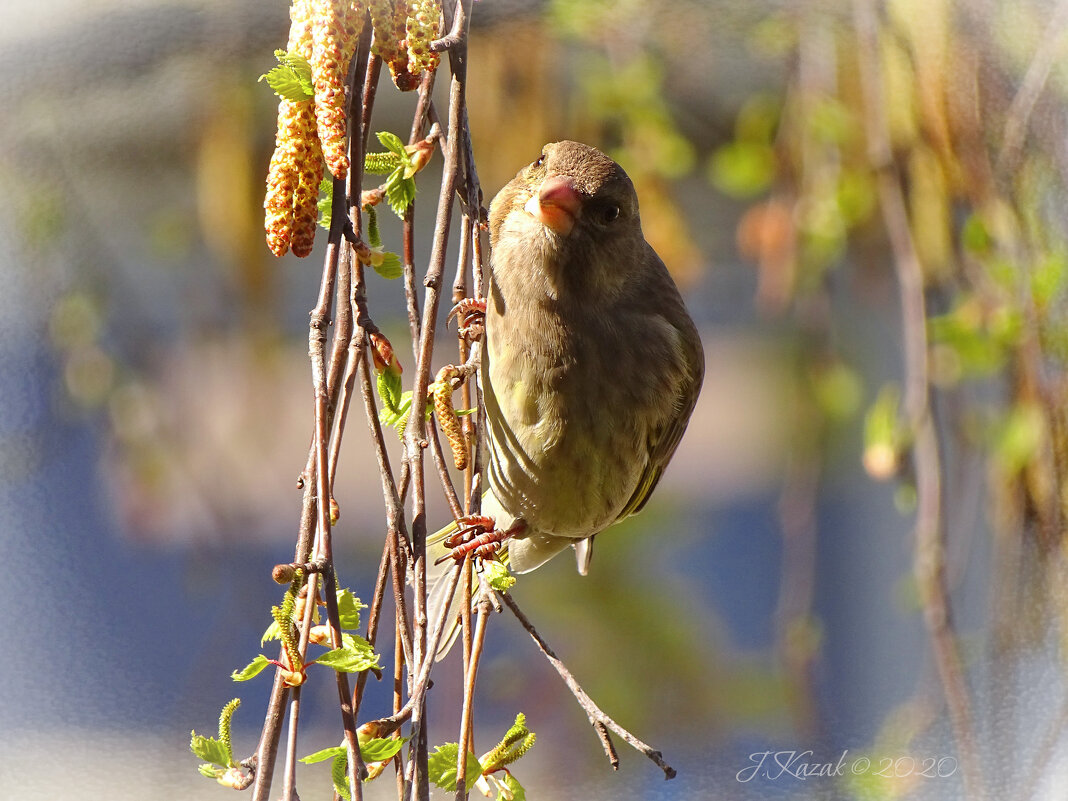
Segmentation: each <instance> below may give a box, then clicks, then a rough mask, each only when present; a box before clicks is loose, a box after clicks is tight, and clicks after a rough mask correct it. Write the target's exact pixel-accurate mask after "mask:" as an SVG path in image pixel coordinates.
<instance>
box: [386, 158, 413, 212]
mask: <svg viewBox="0 0 1068 801" xmlns="http://www.w3.org/2000/svg"><path fill="white" fill-rule="evenodd" d="M403 173H404V168H403V167H398V168H397V169H396V170H394V171H393V172H392V173H391V174H390V176H389V178H387V179H386V184H385V189H386V202H387V203H389V207H390V208H391V209H393V213H394V214H396V215H397V216H398V217H403V216H404V212H405V211H406V210H407V208H408V205H409V204H410V203H411V202H412V201H413V200H415V181H414V180H413V179H411V178H405V177H404V174H403Z"/></svg>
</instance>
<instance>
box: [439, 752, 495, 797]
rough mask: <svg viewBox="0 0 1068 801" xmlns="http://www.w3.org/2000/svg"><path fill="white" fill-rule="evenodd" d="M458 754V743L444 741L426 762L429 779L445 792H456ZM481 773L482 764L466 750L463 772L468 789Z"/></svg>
mask: <svg viewBox="0 0 1068 801" xmlns="http://www.w3.org/2000/svg"><path fill="white" fill-rule="evenodd" d="M459 754H460V746H459V744H458V743H445V744H444V745H439V746H438V747H437V748H436V749H434V753H433V754H431V755H430V759H429V761H428V762H427V775H428V776H429V777H430V781H432V782H434V784H436V785H437V786H438V787H440V788H441V789H442V790H445V791H446V792H449V793H453V792H456V784H457V778H458V776H457V773H456V758H457V757H458V756H459ZM481 775H482V765H481V764H479V761H478V757H476V756H475V755H474V753H473V752H471V751H468V752H467V772H466V773H465V774H464V776H465V782H464V785H465V786H466V787H467V788H468V789H470V788H471V787H473V786H474V784H475V782H476V781H478V777H479V776H481Z"/></svg>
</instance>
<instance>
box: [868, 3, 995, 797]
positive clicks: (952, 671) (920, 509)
mask: <svg viewBox="0 0 1068 801" xmlns="http://www.w3.org/2000/svg"><path fill="white" fill-rule="evenodd" d="M853 9H854V24H855V26H856V30H857V38H858V48H857V52H858V59H859V74H860V81H861V90H862V96H863V101H864V125H865V133H866V135H867V141H868V151H869V157H870V160H871V163H872V164H873V166H874V167H875V169H876V170H877V178H876V182H877V185H876V189H877V193H878V199H879V205H880V208H881V210H882V214H883V221H884V223H885V225H886V230H887V234H888V236H889V239H890V248H891V251H892V253H893V258H894V265H895V269H896V273H897V279H898V288H899V293H900V301H901V324H902V333H903V336H904V357H905V381H904V384H905V393H904V411H905V416H906V423H907V425H908V428H909V431H910V432H911V434H912V443H913V444H912V455H913V462H914V464H915V470H916V495H917V509H916V522H915V528H914V532H913V537H914V543H913V548H914V562H913V573H914V576H915V579H916V583H917V586H918V588H919V591H920V598H921V601H922V603H923V610H924V621H925V623H926V626H927V630H928V634H929V636H930V638H931V645H932V649H933V651H934V656H935V662H936V664H937V667H938V673H939V677H940V679H941V682H942V688H943V691H944V694H945V697H946V703H947V706H948V709H949V714H950V720H951V722H952V726H953V731H954V735H955V737H956V740H957V744H958V746H959V748H960V754H961V766H962V769H963V775H964V780H965V784H966V786H967V788H968V795H969V797H970V798H983V797H985V789H984V781H983V778H982V771H981V767H980V764H979V759H978V751H977V745H976V738H975V728H974V724H973V722H972V713H971V700H970V696H969V692H968V687H967V682H966V681H965V677H964V669H963V666H962V664H961V658H960V652H959V649H958V645H957V640H956V635H955V633H954V630H953V623H952V617H951V613H950V602H949V592H948V589H947V587H946V576H945V573H946V567H945V560H944V553H945V543H944V534H943V519H942V518H943V509H942V462H941V455H940V453H939V443H938V433H937V430H936V428H935V421H934V417H933V413H932V409H931V404H930V391H931V390H930V371H929V366H928V358H927V350H928V342H927V311H926V298H925V290H924V276H923V267H922V265H921V263H920V259H919V255H918V253H917V250H916V245H915V242H914V241H913V238H912V233H911V229H910V226H909V219H908V212H907V210H906V204H905V199H904V197H903V194H902V190H901V184H900V180H899V178H898V175H897V172H896V170H895V169H894V163H893V159H892V153H891V148H890V137H889V133H888V125H887V122H886V118H885V110H884V105H885V104H884V99H883V96H882V87H883V85H884V82H883V78H882V75H881V70H880V66H879V63H878V60H877V54H878V53H879V42H878V34H877V30H878V23H877V17H876V11H875V6H874V3H873V0H854V4H853Z"/></svg>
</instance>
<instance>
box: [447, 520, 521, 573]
mask: <svg viewBox="0 0 1068 801" xmlns="http://www.w3.org/2000/svg"><path fill="white" fill-rule="evenodd" d="M456 524H457V525H458V526H459V528H458V529H457V530H456V532H455V533H453V534H450V535H449V536H448V537H446V538H445V547H446V548H449V549H450V552H449V553H447V554H446V555H445V556H443V557H441V558H440V559H438V560H437V562H435V563H434V564H441V563H442V562H444V561H445V560H446V559H449V558H450V557H451V558H453V559H455V560H456V561H457V562H460V561H463V558H464V557H465V556H467V554H473V555H474V556H477V557H480V558H482V559H489V558H491V557H492V556H494V555H495V554H496V553H497V551H499V550H500V547H501V543H502V542H504V541H505V540H506V539H508V538H509V537H515V536H517V535H519V534H522V533H523V532H524V531H525V530H526V528H527V524H526V523H524V522H523V521H522V520H519V521H517V522H516V523H515V524H514V525H512V526H511V528H508V529H504V530H501V529H498V528H497V526H496V521H494V519H493V518H492V517H486V516H485V515H468V516H467V517H461V518H460V519H459V520H457V521H456Z"/></svg>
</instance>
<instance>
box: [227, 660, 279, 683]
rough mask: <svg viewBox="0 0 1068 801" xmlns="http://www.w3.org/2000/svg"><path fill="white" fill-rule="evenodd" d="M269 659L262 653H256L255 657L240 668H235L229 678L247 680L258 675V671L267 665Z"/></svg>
mask: <svg viewBox="0 0 1068 801" xmlns="http://www.w3.org/2000/svg"><path fill="white" fill-rule="evenodd" d="M269 664H271V663H270V661H269V660H268V659H267V657H265V656H264V655H263V654H260V655H258V656H257V657H256V658H255V659H253V660H252V661H251V662H249V663H248V664H247V665H246V666H245V667H244V668H243V669H242V670H240V671H237V670H235V671H234V672H233V673H231V674H230V678H231V679H233V680H234V681H248V680H249V679H251V678H253V677H255V676H258V675H259V674H260V672H262V671H263V669H264V668H265V667H267V666H268V665H269Z"/></svg>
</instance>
